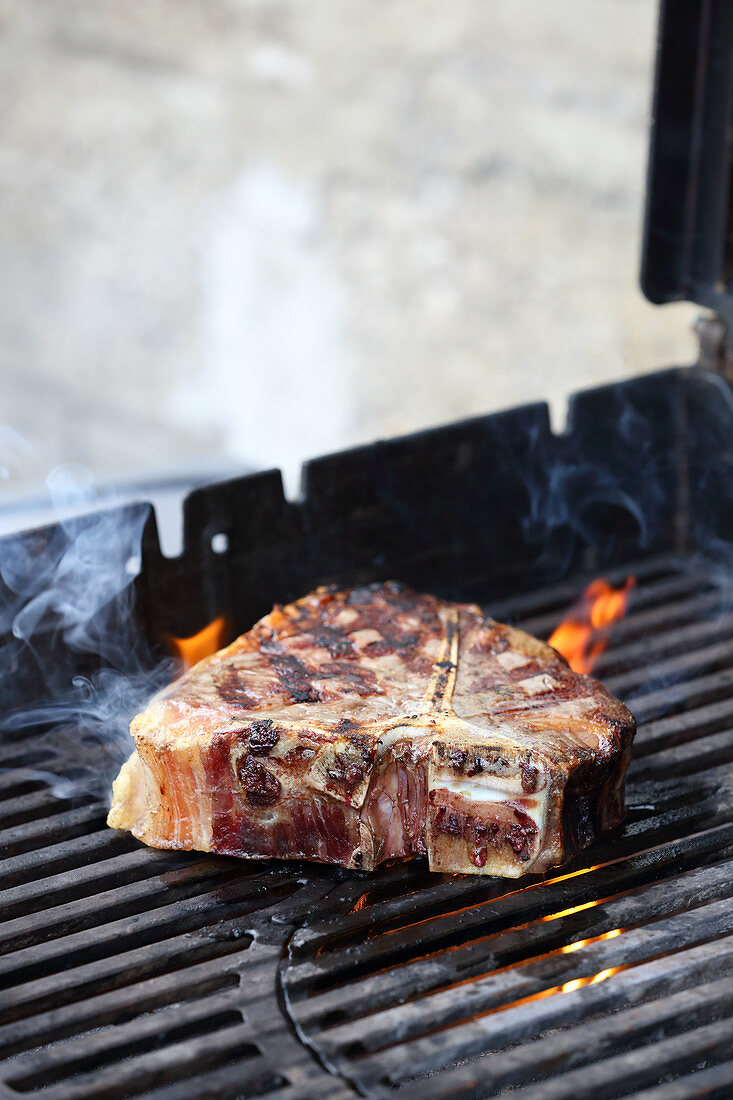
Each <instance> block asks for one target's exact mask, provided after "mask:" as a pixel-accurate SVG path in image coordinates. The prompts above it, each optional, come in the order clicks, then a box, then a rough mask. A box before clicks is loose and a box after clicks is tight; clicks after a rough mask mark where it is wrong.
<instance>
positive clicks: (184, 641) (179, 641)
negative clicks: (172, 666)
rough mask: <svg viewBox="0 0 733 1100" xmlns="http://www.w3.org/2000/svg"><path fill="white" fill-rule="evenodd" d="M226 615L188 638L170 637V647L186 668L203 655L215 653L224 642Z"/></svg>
mask: <svg viewBox="0 0 733 1100" xmlns="http://www.w3.org/2000/svg"><path fill="white" fill-rule="evenodd" d="M226 626H227V622H226V616H224V615H219V616H218V618H216V619H214V621H213V622H210V623H209V624H208V626H205V627H204V629H203V630H199V632H198V634H192V635H191V637H190V638H173V637H170V638H169V639H168V641H169V642H170V647H171V649H172V650H173V652H174V653H175V655H176V656H177V657H180V658H181V660H182V661H183V663H184V665H185V666H186V668H191V667H192V666H193V665H195V664H198V662H199V661H201V660H203V658H204V657H209V656H211V654H212V653H216V651H217V649H221V647H222V646H223V644H224V638H225V635H226Z"/></svg>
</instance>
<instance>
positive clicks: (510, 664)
mask: <svg viewBox="0 0 733 1100" xmlns="http://www.w3.org/2000/svg"><path fill="white" fill-rule="evenodd" d="M496 659H497V661H498V662H499V664H500V665H502V666H503V667H504V668H506V669H508V671H509V672H511V670H512V669H513V668H521V667H522V665H528V664H529V660H530V659H529V657H526V656H525V655H524V653H515V652H514V650H513V649H505V650H504V652H503V653H497V655H496Z"/></svg>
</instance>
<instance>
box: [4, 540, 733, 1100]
mask: <svg viewBox="0 0 733 1100" xmlns="http://www.w3.org/2000/svg"><path fill="white" fill-rule="evenodd" d="M632 572H633V573H634V574H635V576H636V585H635V587H634V589H633V591H632V592H631V594H630V598H629V610H628V615H627V617H626V618H625V619H624V620H623V622H621V623H618V624H616V625H615V626H614V627H613V629H612V631H611V632H610V634H609V638H608V642H609V644H608V648H607V649H606V650H605V652H604V653H603V654H602V655H601V656H600V657H599V659H598V663H597V665H596V667H595V669H594V673H595V674H597V675H599V676H600V677H601V678H603V680H604V682H605V683H606V684H607V685H608V686H609V687H610V688H611V690H613V691H615V692H616V693H617V694H619V695H620V696H621V697H622V698H625V699H626V700H627V701H628V702H629V703H630V705H631V708H632V710H633V711H634V713H635V715H636V716H637V719H638V720H639V725H640V728H639V734H638V738H637V743H636V753H635V760H634V763H633V765H632V768H631V771H630V773H629V783H628V795H627V801H628V804H629V815H628V819H627V822H626V824H625V826H624V828H623V829H622V830H621V832H620V834H619V835H618V836H616V837H614V838H611V839H609V840H606V841H604V842H603V843H602V844H599V845H596V846H595V847H594V848H593V849H592V850H591V851H590V852H589V853H587V854H586V855H585V857H583V858H581V859H579V860H578V861H577V862H576V864H575V865H573V866H572V867H570V868H568V869H564V870H563V871H562V872H561V873H557V872H556V873H549V874H548V875H546V876H544V878H536V879H535V878H532V879H531V880H530V884H529V885H525V884H524V883H517V882H513V881H512V882H507V881H501V880H495V879H488V880H487V879H481V878H476V879H471V878H458V877H455V878H453V877H449V876H438V875H431V874H430V873H429V872H428V871H427V869H426V867H425V865H424V864H422V863H421V862H419V861H416V862H413V863H410V864H404V865H400V866H395V867H391V868H386V869H383V870H382V871H379V872H377V873H375V874H373V875H368V876H367V875H360V876H357V875H352V874H348V873H344V872H341V871H339V870H335V869H329V868H322V867H318V866H316V865H308V866H304V865H300V864H292V865H287V864H275V863H261V864H258V863H239V862H237V861H234V860H225V859H216V858H205V857H201V856H196V855H190V856H189V855H183V854H178V853H173V854H171V853H162V852H155V851H152V850H149V849H145V848H142V847H141V846H140V845H138V844H137V843H136V842H135V841H134V840H132V839H131V838H129V837H127V836H125V835H121V834H116V833H113V832H111V831H110V830H108V829H107V828H106V827H105V825H104V813H105V808H104V807H103V806H101V805H100V804H99V803H97V802H95V801H93V800H91V799H86V800H84V799H76V800H75V799H72V798H67V799H60V798H56V797H54V796H53V795H52V794H51V793H50V792H49V790H48V788H47V787H46V786H45V784H44V783H43V782H42V781H41V780H39V779H34V778H32V777H29V775H28V773H25V772H23V771H13V770H11V769H12V768H13V767H16V766H20V764H21V763H22V761H23V760H24V759H25V760H28V758H29V756H30V754H31V753H32V751H33V750H32V742H25V743H24V744H23V745H19V744H18V742H17V741H16V742H12V741H8V742H7V743H6V745H5V746H4V747H3V748H2V749H0V769H3V770H0V847H1V851H2V860H1V861H0V890H2V894H1V895H0V909H1V910H2V920H3V923H2V925H0V955H1V957H0V1096H2V1097H6V1096H7V1097H18V1096H24V1095H25V1096H34V1095H36V1094H38V1095H41V1096H43V1097H44V1098H47V1100H71V1098H74V1100H101V1098H102V1097H105V1098H106V1097H109V1096H115V1097H117V1096H119V1097H127V1096H129V1097H136V1096H145V1095H154V1096H155V1097H161V1098H166V1100H168V1098H174V1097H176V1098H183V1097H192V1096H195V1097H197V1098H198V1097H209V1096H211V1097H247V1096H270V1097H282V1098H283V1100H285V1098H295V1097H310V1096H312V1097H326V1098H328V1097H346V1096H354V1095H358V1094H359V1093H361V1094H365V1095H374V1096H390V1095H394V1094H395V1092H396V1091H398V1093H399V1095H401V1096H402V1095H404V1096H408V1097H410V1096H420V1097H421V1100H422V1098H425V1097H428V1096H430V1097H433V1096H435V1097H441V1096H494V1095H498V1094H500V1093H503V1092H511V1093H512V1094H516V1095H518V1096H521V1097H523V1098H532V1097H540V1096H541V1097H542V1098H543V1100H544V1098H550V1097H566V1096H567V1097H571V1096H573V1097H574V1096H577V1095H589V1094H591V1093H592V1094H593V1095H594V1096H596V1095H597V1096H598V1097H622V1096H623V1097H626V1096H632V1095H634V1096H638V1097H641V1096H643V1097H644V1098H645V1100H652V1097H653V1098H654V1100H673V1098H676V1097H687V1096H692V1095H700V1094H704V1095H706V1096H721V1097H723V1096H728V1095H730V1094H731V1091H732V1090H733V1061H731V1051H732V1050H733V1023H732V1022H731V1016H732V1014H731V1007H732V1005H733V901H731V897H732V895H733V775H732V773H731V767H730V762H731V760H732V759H733V601H729V600H727V594H726V593H722V594H721V591H720V588H719V587H716V585H715V583H714V582H713V580H712V579H711V578H710V577H708V576H707V575H706V574H705V572H704V570H700V569H698V570H697V571H692V570H690V569H687V568H684V567H683V565H682V564H681V563H679V562H675V561H669V560H659V559H657V560H653V561H647V562H646V563H641V564H638V563H636V564H635V565H634V566H630V567H629V569H628V570H627V571H626V572H624V573H621V572H619V573H618V575H614V576H609V578H608V579H609V581H610V582H611V583H612V584H614V585H617V586H618V585H622V584H623V583H624V582H625V580H626V576H627V575H628V573H632ZM582 587H583V586H582V585H578V586H574V585H572V584H563V585H561V586H558V587H557V588H554V589H552V590H548V589H545V590H543V591H541V592H538V593H535V594H533V595H531V596H524V597H521V598H520V599H517V600H515V601H513V602H508V603H507V604H504V605H503V606H494V607H492V608H491V611H492V613H493V614H495V615H496V616H497V617H498V618H507V619H510V620H511V621H514V622H516V623H518V624H519V625H522V626H524V627H526V629H528V630H531V631H533V632H535V633H538V634H540V635H543V636H548V635H549V634H550V633H551V632H552V630H553V629H554V628H555V627H556V626H557V624H558V622H559V621H560V619H562V618H563V616H564V615H565V613H566V611H567V609H568V607H569V606H571V605H572V604H573V602H574V600H575V599H576V598H577V596H578V595H579V593H580V592H581V591H582Z"/></svg>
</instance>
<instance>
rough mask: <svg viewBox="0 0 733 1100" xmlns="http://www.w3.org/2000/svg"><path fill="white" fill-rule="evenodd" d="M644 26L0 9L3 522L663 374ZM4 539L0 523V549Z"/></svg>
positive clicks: (206, 1) (159, 6) (130, 6)
mask: <svg viewBox="0 0 733 1100" xmlns="http://www.w3.org/2000/svg"><path fill="white" fill-rule="evenodd" d="M655 21H656V2H655V0H553V2H552V3H547V0H522V2H521V3H520V4H517V3H516V0H451V2H450V3H446V2H445V0H349V2H348V3H347V4H337V3H335V2H334V0H145V2H137V3H129V0H105V2H103V3H94V2H92V0H81V2H74V0H66V2H65V3H64V4H58V3H57V2H55V0H35V2H34V3H33V4H29V3H28V2H27V0H3V2H2V4H1V6H0V66H1V69H2V74H3V78H2V79H3V90H4V95H3V109H2V112H1V113H0V356H1V364H0V371H1V375H0V377H1V379H2V384H1V393H0V509H2V508H3V507H4V508H5V509H6V511H7V509H9V508H11V506H12V507H15V506H16V505H17V504H18V502H21V501H23V502H28V501H30V500H38V499H41V498H43V497H44V496H47V495H48V493H49V492H50V493H51V495H54V494H56V496H57V497H58V498H60V499H66V498H73V497H74V495H75V494H76V495H77V496H81V497H85V496H87V495H88V494H89V493H90V492H93V491H94V490H95V488H104V487H110V486H112V487H116V488H117V489H119V490H120V491H122V490H123V489H124V487H126V486H129V485H130V483H132V482H136V483H137V484H138V485H139V486H143V487H144V486H146V485H149V484H152V485H154V486H155V485H157V486H161V485H165V484H169V485H170V486H171V487H172V489H173V490H175V489H176V487H179V486H183V485H186V484H188V483H189V482H191V481H192V480H195V479H200V478H202V477H214V476H220V475H224V474H227V473H235V472H241V471H243V470H246V469H252V468H262V467H266V466H272V465H277V466H280V467H283V468H284V469H285V472H286V477H287V484H288V491H289V492H290V493H293V492H295V491H297V483H298V479H297V470H298V467H299V463H300V461H301V460H302V459H303V458H306V457H308V456H312V455H317V454H321V453H325V452H328V451H332V450H334V449H338V448H342V447H345V446H348V445H351V444H354V443H359V442H364V441H368V440H372V439H374V438H377V437H382V436H386V435H394V434H397V433H403V432H410V431H413V430H415V429H417V428H421V427H425V426H428V425H433V424H438V423H442V422H445V421H448V420H451V419H456V418H459V417H464V416H471V415H475V414H478V413H482V412H488V411H492V410H495V409H499V408H502V407H507V406H511V405H516V404H521V403H525V402H529V401H534V400H537V399H548V400H549V401H550V403H551V408H552V412H553V418H554V422H555V424H556V426H561V424H562V419H563V415H564V406H565V401H566V398H567V395H568V394H569V393H570V392H572V391H573V390H577V389H580V388H584V387H588V386H593V385H595V384H597V383H599V382H602V381H606V380H612V379H618V378H622V377H625V376H628V375H632V374H638V373H642V372H645V371H650V370H653V369H655V368H657V367H660V366H664V365H670V364H680V363H684V362H691V361H692V360H693V359H694V358H695V355H696V350H695V340H694V338H693V335H692V332H691V323H692V320H693V318H694V315H695V308H694V307H692V306H688V305H675V306H671V307H667V308H664V309H658V308H655V307H653V306H651V305H649V304H648V303H647V302H646V301H645V300H644V298H643V297H642V295H641V292H640V290H639V288H638V268H639V247H640V232H641V223H642V211H643V192H644V175H645V168H646V145H647V129H648V121H649V109H650V96H651V74H652V65H653V58H654V43H655ZM0 526H1V525H0Z"/></svg>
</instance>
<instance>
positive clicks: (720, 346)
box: [693, 313, 733, 385]
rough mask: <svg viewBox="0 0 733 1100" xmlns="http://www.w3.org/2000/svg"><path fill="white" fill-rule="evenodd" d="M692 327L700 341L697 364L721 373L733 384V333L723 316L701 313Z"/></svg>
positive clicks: (704, 368)
mask: <svg viewBox="0 0 733 1100" xmlns="http://www.w3.org/2000/svg"><path fill="white" fill-rule="evenodd" d="M693 327H694V329H695V332H696V333H697V336H698V339H699V341H700V354H699V357H698V361H697V365H698V366H699V367H701V368H702V369H703V370H710V371H715V373H716V374H722V375H723V377H724V378H727V380H728V381H729V382H730V383H731V385H733V346H731V340H732V339H733V333H731V332H730V331H729V329H728V326H727V325H726V323H725V321H724V320H723V318H722V317H719V316H718V315H717V314H716V313H712V314H708V315H705V314H701V315H700V316H699V317H698V318H697V320H696V321H695V324H694V326H693Z"/></svg>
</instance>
